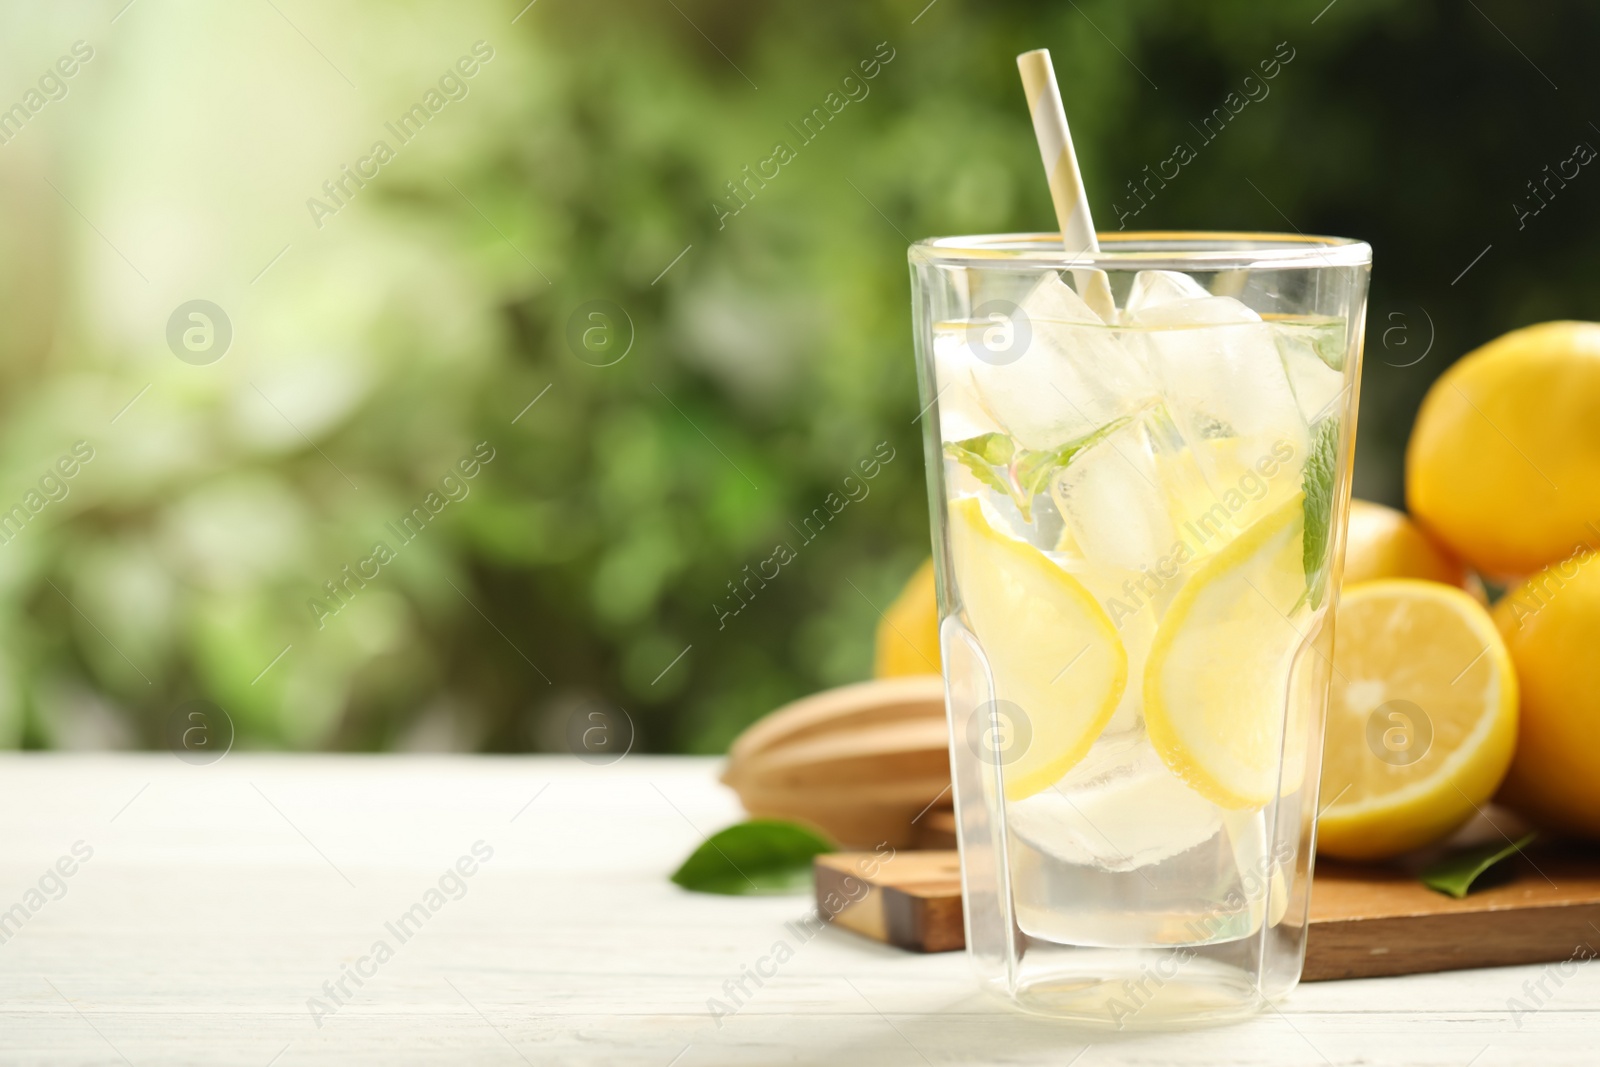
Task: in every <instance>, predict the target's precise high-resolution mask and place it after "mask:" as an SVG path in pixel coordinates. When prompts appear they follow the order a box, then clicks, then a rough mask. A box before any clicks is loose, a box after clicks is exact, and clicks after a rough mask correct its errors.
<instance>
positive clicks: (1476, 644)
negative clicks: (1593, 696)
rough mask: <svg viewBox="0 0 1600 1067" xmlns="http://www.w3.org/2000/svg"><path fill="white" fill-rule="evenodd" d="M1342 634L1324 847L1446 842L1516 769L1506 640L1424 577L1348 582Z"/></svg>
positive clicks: (1325, 780)
mask: <svg viewBox="0 0 1600 1067" xmlns="http://www.w3.org/2000/svg"><path fill="white" fill-rule="evenodd" d="M1336 632H1337V635H1338V640H1337V641H1336V643H1335V647H1334V656H1333V668H1334V670H1333V685H1332V689H1331V692H1330V694H1329V698H1328V731H1327V744H1326V751H1325V752H1324V755H1323V760H1322V803H1323V804H1324V805H1326V808H1325V810H1324V811H1323V812H1322V815H1321V816H1320V817H1319V818H1318V820H1317V835H1318V837H1317V849H1318V851H1319V852H1323V853H1326V854H1328V855H1330V856H1338V857H1340V858H1341V859H1352V860H1370V859H1381V858H1384V857H1388V856H1394V855H1398V854H1399V853H1401V852H1405V851H1407V850H1409V849H1413V848H1418V847H1420V846H1422V845H1426V844H1428V843H1430V842H1432V841H1435V840H1438V839H1439V838H1441V837H1443V836H1444V835H1445V834H1447V833H1449V832H1450V831H1451V830H1453V829H1455V828H1456V827H1457V826H1459V825H1461V823H1463V822H1465V821H1466V820H1467V819H1468V818H1470V817H1471V815H1472V813H1473V811H1474V810H1475V809H1476V808H1477V807H1478V806H1480V805H1482V804H1484V803H1485V802H1487V801H1488V799H1489V797H1490V796H1492V795H1493V794H1494V791H1495V789H1496V788H1497V787H1498V786H1499V785H1500V780H1501V779H1502V778H1504V777H1505V774H1506V770H1507V768H1508V767H1510V765H1511V756H1512V753H1513V750H1514V748H1515V745H1516V737H1517V678H1516V673H1515V671H1514V670H1513V668H1512V664H1511V657H1510V654H1509V653H1508V652H1507V651H1506V646H1505V643H1504V642H1503V641H1502V640H1501V638H1500V634H1499V632H1498V631H1497V630H1496V628H1495V625H1494V621H1493V620H1492V619H1491V618H1490V617H1489V613H1488V612H1487V611H1486V610H1485V609H1484V608H1483V606H1482V605H1481V604H1479V603H1478V602H1477V601H1476V600H1474V599H1473V598H1472V597H1471V596H1470V595H1468V594H1467V593H1465V592H1462V591H1461V590H1460V589H1457V588H1455V587H1454V586H1448V585H1443V584H1441V583H1438V582H1428V581H1422V580H1419V579H1415V578H1384V579H1378V580H1376V581H1370V582H1360V583H1357V584H1355V585H1350V586H1346V587H1345V590H1344V597H1343V600H1342V602H1341V603H1340V604H1339V614H1338V618H1337V628H1336Z"/></svg>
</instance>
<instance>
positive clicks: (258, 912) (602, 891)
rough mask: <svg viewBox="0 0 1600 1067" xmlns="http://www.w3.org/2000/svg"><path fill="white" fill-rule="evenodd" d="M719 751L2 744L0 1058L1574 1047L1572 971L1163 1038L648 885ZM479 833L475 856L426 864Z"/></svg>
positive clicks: (1393, 990) (1423, 990) (1321, 1058)
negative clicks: (553, 752) (617, 759)
mask: <svg viewBox="0 0 1600 1067" xmlns="http://www.w3.org/2000/svg"><path fill="white" fill-rule="evenodd" d="M715 767H716V763H715V761H711V760H700V759H678V758H660V757H643V756H631V757H628V758H627V759H625V760H623V761H622V762H621V763H618V764H616V765H614V766H609V767H591V766H587V765H585V764H582V763H579V762H577V761H575V760H571V759H565V758H554V757H536V758H479V757H437V758H432V757H396V756H384V757H286V756H251V755H242V754H238V753H235V754H232V755H229V756H228V757H227V758H225V759H223V760H222V761H221V762H219V763H217V764H214V765H211V766H202V767H196V766H190V765H188V764H185V763H182V762H180V761H179V760H177V759H176V758H175V757H173V756H171V755H168V754H166V753H160V754H144V755H48V754H40V755H18V754H9V755H4V756H0V939H3V940H4V943H3V944H0V1063H5V1064H12V1063H42V1064H68V1063H71V1064H86V1063H109V1064H117V1063H131V1064H185V1063H195V1064H250V1065H255V1067H266V1065H267V1064H276V1065H278V1067H298V1065H303V1064H313V1063H316V1064H366V1063H372V1064H392V1063H440V1064H463V1063H483V1064H505V1065H515V1064H517V1063H519V1062H524V1063H530V1064H546V1063H550V1064H584V1063H596V1064H642V1065H649V1067H668V1065H676V1067H698V1065H702V1064H714V1063H715V1064H765V1063H796V1064H836V1063H837V1064H847V1063H864V1064H874V1065H876V1064H885V1065H897V1064H907V1065H914V1064H923V1063H931V1064H945V1063H952V1064H953V1063H1008V1064H1009V1063H1052V1064H1067V1063H1073V1062H1076V1063H1077V1064H1080V1065H1083V1067H1096V1065H1105V1064H1152V1065H1154V1064H1201V1063H1205V1064H1261V1065H1272V1067H1283V1065H1286V1064H1326V1063H1332V1064H1356V1063H1361V1064H1456V1065H1464V1064H1468V1063H1473V1064H1476V1065H1478V1067H1493V1065H1496V1064H1510V1063H1530V1064H1531V1063H1539V1064H1545V1063H1572V1064H1592V1063H1595V1062H1596V1061H1597V1059H1600V1052H1597V1051H1596V1045H1597V1043H1600V967H1597V966H1596V965H1593V964H1581V965H1578V966H1577V968H1576V973H1574V974H1572V975H1571V976H1570V977H1562V976H1561V975H1559V974H1557V973H1555V972H1554V971H1553V970H1547V969H1546V968H1538V967H1527V968H1512V969H1500V970H1488V971H1477V972H1462V973H1456V974H1447V975H1429V976H1419V977H1414V978H1400V979H1375V980H1367V981H1355V982H1343V983H1322V984H1317V985H1308V986H1303V987H1301V989H1300V990H1299V991H1297V992H1296V993H1295V994H1294V995H1293V996H1292V997H1291V998H1290V1000H1289V1001H1288V1003H1286V1004H1285V1005H1284V1006H1283V1009H1282V1011H1281V1013H1276V1014H1274V1013H1268V1014H1267V1015H1265V1016H1263V1017H1260V1018H1258V1019H1255V1020H1253V1021H1250V1022H1247V1023H1244V1024H1240V1025H1234V1026H1228V1027H1219V1028H1215V1029H1208V1030H1200V1031H1196V1032H1191V1033H1183V1034H1104V1033H1087V1032H1084V1031H1081V1030H1076V1029H1073V1028H1070V1027H1066V1026H1063V1025H1058V1024H1054V1023H1051V1022H1048V1021H1045V1020H1039V1019H1034V1018H1030V1017H1026V1016H1021V1015H1016V1014H1012V1013H1011V1012H1009V1011H1008V1010H1007V1009H1005V1008H1004V1007H1002V1006H1000V1005H999V1004H997V1003H996V1002H993V1001H990V1000H988V999H987V998H985V997H983V996H982V995H981V994H977V993H976V992H975V991H974V986H973V983H972V980H971V978H970V976H969V972H968V969H967V963H966V960H965V958H964V957H963V956H962V955H961V954H960V953H946V954H943V955H936V956H915V955H910V954H906V953H902V952H900V951H898V950H894V949H889V948H886V947H883V946H880V945H875V944H871V943H868V942H866V941H863V940H860V939H858V938H856V937H855V936H853V935H851V934H849V933H846V932H844V931H840V930H834V929H826V930H823V931H822V932H821V933H818V934H816V935H815V936H814V937H811V938H810V939H809V940H802V939H801V937H800V936H797V934H796V933H795V930H794V928H793V927H788V926H786V925H785V924H786V923H787V922H790V921H793V920H797V919H799V918H800V917H801V916H803V915H804V914H805V912H806V911H807V909H808V903H809V902H808V901H807V900H806V899H805V898H801V897H785V898H725V897H711V896H701V895H696V894H691V893H686V892H683V891H681V890H679V889H678V888H677V887H675V886H673V885H671V884H670V883H669V882H668V881H667V880H666V876H667V874H668V873H669V872H670V871H671V870H672V869H673V868H674V867H675V866H676V864H677V863H678V862H679V861H680V860H681V859H682V858H683V857H684V856H685V855H686V854H687V853H688V852H689V851H690V849H692V848H693V847H694V846H695V845H697V844H698V843H699V842H700V840H701V834H702V832H710V831H713V830H715V829H718V828H720V827H721V826H724V825H726V824H728V823H730V822H733V821H735V820H736V819H737V818H738V817H739V815H740V813H739V809H738V807H737V805H736V803H735V801H734V799H733V797H732V795H731V794H730V793H728V792H727V791H726V790H724V789H723V788H722V787H721V786H719V785H717V784H716V783H715V780H714V770H715ZM80 842H81V844H80ZM478 842H482V844H479V845H478V852H479V854H480V856H481V855H482V854H483V853H485V852H486V850H488V849H492V850H493V851H492V856H490V858H488V859H487V860H481V859H480V860H470V859H469V861H468V862H463V863H462V867H463V868H466V869H470V870H472V871H473V873H472V874H471V876H470V877H463V876H461V875H460V874H459V873H457V874H455V875H453V876H450V875H446V872H447V871H453V870H454V869H455V865H456V864H457V863H458V861H459V860H460V859H461V857H469V858H470V857H472V856H473V847H474V844H475V843H478ZM75 845H76V847H77V856H76V857H74V846H75ZM89 850H92V855H90V856H89V857H88V858H87V859H82V856H83V855H84V854H85V852H86V851H89ZM62 857H67V861H65V862H62ZM58 863H60V869H70V870H71V871H72V874H71V875H70V876H62V875H61V874H60V873H59V869H58V868H57V864H58ZM50 872H56V873H54V874H52V873H50ZM441 876H444V890H445V891H443V892H437V895H435V896H430V895H429V890H430V889H431V890H435V891H437V890H439V887H440V879H441ZM41 883H42V885H41ZM30 890H32V891H33V892H30ZM419 904H420V905H422V907H421V908H420V909H414V907H413V906H414V905H419ZM430 904H432V905H436V908H435V909H433V910H430V908H429V905H430ZM18 905H20V910H19V908H18V907H16V906H18ZM408 910H409V911H410V912H411V914H412V915H413V918H412V919H411V920H410V921H409V922H408V923H407V924H406V925H405V926H403V927H400V926H396V927H395V928H394V929H391V927H390V925H386V924H395V923H397V922H398V920H399V919H400V917H401V916H403V915H405V914H406V913H407V912H408ZM397 934H403V935H405V936H404V939H403V940H402V938H401V937H400V936H397ZM780 940H782V941H786V942H787V943H788V945H789V947H790V948H791V949H792V950H793V958H792V959H788V960H787V962H785V963H784V964H782V965H781V966H780V967H779V968H778V971H777V974H776V975H775V976H774V977H772V978H768V979H765V980H764V985H763V986H762V987H761V988H759V989H755V988H754V986H753V983H749V982H748V981H747V987H748V988H751V989H753V990H754V992H753V994H752V995H751V996H750V997H748V998H747V999H746V1000H745V1002H744V1003H743V1005H742V1006H740V1007H739V1010H738V1011H737V1012H736V1013H735V1014H733V1015H732V1016H730V1017H728V1018H724V1019H720V1020H714V1019H713V1018H712V1016H711V1014H710V1013H709V1012H708V1009H707V1002H708V1000H710V999H712V998H717V999H719V1000H723V1001H727V1000H728V999H729V994H728V993H727V992H726V991H725V989H724V983H729V982H732V981H734V980H737V979H738V978H739V977H740V976H741V972H742V971H743V970H744V968H746V967H747V966H750V965H752V964H754V963H755V962H756V961H757V959H758V958H760V957H763V956H767V955H769V954H771V953H772V952H773V951H774V946H775V943H776V942H777V941H780ZM380 941H381V942H384V943H386V945H387V946H388V947H389V951H390V953H391V955H388V956H382V955H381V953H380V954H378V955H375V954H374V947H375V945H376V943H378V942H380ZM1596 945H1597V946H1600V933H1597V935H1596ZM764 969H769V970H770V967H765V968H764ZM1570 969H1571V968H1569V970H1570ZM357 971H359V972H360V973H359V974H357V977H359V983H360V984H359V985H358V984H357V981H356V978H352V977H348V975H350V974H352V973H356V972H357ZM363 975H364V976H363ZM341 978H342V979H343V982H344V990H345V993H343V994H341V993H340V992H339V988H338V984H337V983H338V982H339V981H340V979H341ZM1541 979H1542V980H1543V982H1544V990H1545V994H1546V995H1544V996H1542V997H1541V998H1540V999H1542V1000H1543V1002H1544V1003H1543V1005H1542V1006H1541V1007H1539V1008H1538V1010H1535V1011H1533V1012H1530V1013H1528V1014H1526V1015H1523V1016H1521V1017H1519V1018H1517V1019H1515V1020H1514V1019H1513V1015H1512V1012H1511V1011H1510V1010H1508V1006H1507V1002H1508V1000H1509V999H1511V998H1519V999H1522V1000H1523V1001H1525V1002H1530V1003H1531V1000H1530V995H1529V994H1528V993H1527V992H1525V991H1524V988H1523V987H1524V983H1525V982H1532V983H1539V982H1540V981H1541ZM324 983H327V984H328V985H327V986H326V987H325V985H324ZM1558 983H1559V984H1558ZM330 989H331V990H332V993H331V994H330V992H329V990H330ZM333 994H338V997H337V999H335V996H334V995H333ZM346 994H347V995H346ZM313 999H315V1000H317V1001H320V1002H321V1005H322V1009H318V1006H317V1004H315V1003H310V1002H311V1001H312V1000H313ZM324 1009H325V1010H324ZM719 1024H720V1025H719ZM1074 1057H1077V1058H1076V1060H1074Z"/></svg>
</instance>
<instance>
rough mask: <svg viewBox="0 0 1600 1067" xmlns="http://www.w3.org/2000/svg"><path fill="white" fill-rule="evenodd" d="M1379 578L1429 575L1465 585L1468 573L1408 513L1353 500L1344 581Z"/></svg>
mask: <svg viewBox="0 0 1600 1067" xmlns="http://www.w3.org/2000/svg"><path fill="white" fill-rule="evenodd" d="M1377 578H1426V579H1427V580H1428V581H1431V582H1443V583H1445V584H1446V585H1456V586H1461V587H1463V588H1465V587H1466V585H1467V581H1468V572H1467V569H1466V568H1465V567H1463V566H1462V565H1461V563H1460V561H1458V560H1457V559H1455V558H1454V557H1453V556H1451V555H1450V553H1449V552H1447V551H1445V550H1444V549H1443V548H1442V547H1440V546H1439V545H1438V544H1436V543H1435V542H1434V540H1433V539H1432V538H1430V537H1429V536H1428V535H1427V534H1425V533H1423V532H1422V530H1421V529H1420V528H1419V527H1418V526H1417V524H1416V523H1414V522H1412V521H1411V520H1410V519H1409V518H1407V517H1406V515H1405V512H1403V511H1396V510H1395V509H1394V508H1390V507H1385V506H1383V505H1382V504H1374V503H1371V502H1370V501H1366V500H1352V501H1350V525H1349V527H1348V530H1347V532H1346V534H1345V542H1344V584H1345V585H1354V584H1355V583H1357V582H1370V581H1372V580H1374V579H1377Z"/></svg>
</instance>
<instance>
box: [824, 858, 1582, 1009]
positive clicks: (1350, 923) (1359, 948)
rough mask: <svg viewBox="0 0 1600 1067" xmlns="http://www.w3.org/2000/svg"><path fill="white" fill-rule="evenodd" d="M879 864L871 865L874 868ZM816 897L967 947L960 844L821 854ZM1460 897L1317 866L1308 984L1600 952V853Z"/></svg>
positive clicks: (1358, 869)
mask: <svg viewBox="0 0 1600 1067" xmlns="http://www.w3.org/2000/svg"><path fill="white" fill-rule="evenodd" d="M869 863H870V865H871V870H870V872H869V871H868V870H867V865H868V864H869ZM815 866H816V894H817V899H818V900H819V901H821V900H822V899H823V898H824V896H825V895H826V894H833V895H834V898H835V899H843V900H845V901H846V902H847V903H846V905H845V906H844V907H842V908H841V909H840V910H838V912H837V914H835V916H834V921H835V922H836V923H838V924H839V925H841V926H843V927H845V928H846V929H849V930H854V931H855V932H857V933H859V934H862V935H863V936H866V937H871V938H873V939H874V940H877V941H882V942H884V943H886V944H890V945H894V946H896V947H899V948H904V949H908V950H910V951H913V952H942V951H952V950H955V949H959V948H962V947H964V944H965V937H964V934H963V930H962V916H961V869H960V864H959V861H958V857H957V853H956V852H954V851H924V852H900V853H898V854H897V855H895V856H894V857H893V859H891V860H884V859H883V858H882V857H881V856H877V855H875V854H874V853H869V852H841V853H835V854H833V855H827V856H818V857H817V859H816V863H815ZM1493 875H1494V876H1493V877H1486V878H1485V879H1484V880H1485V881H1492V882H1493V883H1494V884H1492V885H1489V886H1488V887H1486V888H1481V889H1478V890H1476V891H1474V892H1473V893H1471V894H1469V895H1468V896H1467V897H1465V898H1464V899H1461V900H1457V899H1455V898H1452V897H1449V896H1445V895H1444V894H1442V893H1437V892H1435V891H1434V890H1431V889H1429V888H1427V887H1426V886H1424V885H1422V884H1421V883H1420V882H1418V881H1417V879H1416V877H1415V875H1413V874H1410V873H1407V872H1404V871H1399V870H1394V869H1390V868H1385V867H1362V866H1354V865H1349V864H1340V863H1335V862H1319V863H1318V867H1317V874H1316V877H1315V879H1313V882H1312V888H1311V915H1310V921H1311V929H1310V931H1309V932H1308V934H1307V937H1306V960H1305V971H1304V976H1303V977H1304V980H1305V981H1307V982H1317V981H1325V980H1329V979H1340V978H1372V977H1381V976H1389V975H1401V974H1421V973H1426V972H1430V971H1448V970H1461V969H1466V968H1478V967H1503V966H1508V965H1512V964H1524V963H1564V962H1569V961H1571V962H1576V963H1582V962H1587V961H1588V960H1589V959H1592V958H1594V957H1595V956H1596V955H1600V949H1597V948H1596V946H1600V855H1597V854H1596V853H1595V851H1594V850H1592V849H1580V848H1572V847H1569V848H1565V849H1559V850H1557V849H1542V850H1540V849H1536V850H1534V851H1533V852H1532V853H1531V854H1530V855H1528V856H1526V857H1522V858H1519V859H1517V860H1514V861H1512V862H1511V863H1508V864H1507V865H1506V869H1505V870H1504V871H1503V872H1499V871H1497V872H1493Z"/></svg>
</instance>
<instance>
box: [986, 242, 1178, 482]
mask: <svg viewBox="0 0 1600 1067" xmlns="http://www.w3.org/2000/svg"><path fill="white" fill-rule="evenodd" d="M978 310H982V306H981V305H980V308H979V309H978ZM993 316H994V317H993V320H992V322H990V323H979V324H974V326H973V327H972V330H971V331H970V332H969V335H968V336H969V341H970V342H971V343H969V345H968V347H969V349H971V351H972V354H973V358H972V360H971V363H970V367H971V371H972V379H973V381H974V383H975V384H976V386H977V394H978V399H979V402H980V404H981V406H982V407H983V409H984V410H985V411H986V412H987V413H988V414H989V415H990V416H992V417H993V418H994V419H995V421H997V422H998V423H999V424H1000V425H1001V426H1002V427H1003V428H1004V429H1005V430H1006V431H1007V432H1009V433H1010V434H1011V436H1012V437H1013V438H1014V439H1015V441H1016V442H1017V444H1019V445H1020V446H1021V447H1023V448H1026V449H1029V450H1032V451H1045V450H1049V449H1052V448H1057V447H1059V446H1060V445H1063V444H1065V443H1066V442H1068V441H1070V440H1073V439H1074V438H1077V437H1081V436H1083V435H1084V434H1086V433H1089V432H1090V431H1092V430H1095V429H1097V428H1099V427H1100V426H1103V425H1105V424H1106V423H1108V422H1110V421H1111V420H1112V419H1114V418H1116V417H1117V416H1119V415H1122V414H1126V413H1127V412H1129V411H1131V410H1133V409H1134V408H1135V407H1137V406H1138V405H1139V404H1140V403H1142V402H1143V401H1144V400H1145V399H1147V398H1148V396H1149V395H1150V394H1151V392H1152V391H1153V383H1152V382H1151V379H1150V378H1149V376H1148V375H1147V374H1146V373H1145V371H1144V369H1143V367H1142V365H1141V364H1140V363H1139V362H1138V359H1137V357H1136V356H1130V354H1129V352H1128V350H1127V349H1126V348H1125V347H1124V346H1123V345H1122V344H1121V343H1120V342H1119V341H1118V339H1117V336H1116V332H1115V331H1114V330H1112V329H1110V328H1108V327H1107V326H1106V324H1105V323H1104V322H1103V321H1102V320H1101V319H1100V317H1099V316H1098V315H1096V314H1095V313H1094V311H1093V310H1092V309H1091V308H1090V307H1089V305H1088V304H1086V303H1084V301H1083V299H1082V298H1081V297H1079V296H1078V294H1077V293H1075V292H1074V291H1073V290H1072V288H1071V287H1070V286H1068V285H1067V284H1066V283H1065V282H1064V281H1062V279H1061V277H1060V276H1059V275H1058V274H1056V273H1055V272H1053V271H1052V272H1049V273H1047V274H1046V275H1045V276H1044V278H1043V279H1042V280H1041V281H1040V282H1039V284H1038V285H1037V286H1035V287H1034V289H1033V290H1032V291H1031V292H1030V293H1029V294H1028V296H1027V297H1025V298H1024V299H1023V301H1022V303H1021V305H1020V306H1019V308H1018V309H1016V310H1015V311H1007V310H1006V309H999V310H995V311H994V312H993Z"/></svg>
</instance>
